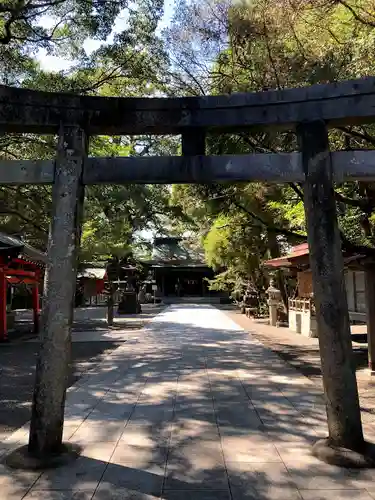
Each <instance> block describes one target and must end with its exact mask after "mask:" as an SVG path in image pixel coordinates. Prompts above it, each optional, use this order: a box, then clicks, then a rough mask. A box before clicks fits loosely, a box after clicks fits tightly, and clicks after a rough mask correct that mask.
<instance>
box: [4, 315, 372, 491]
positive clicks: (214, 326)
mask: <svg viewBox="0 0 375 500" xmlns="http://www.w3.org/2000/svg"><path fill="white" fill-rule="evenodd" d="M325 433H326V423H325V413H324V407H323V404H322V402H321V394H320V392H319V390H318V389H317V388H316V386H315V385H314V384H313V383H311V381H309V380H308V379H307V378H306V377H304V376H303V375H301V374H299V373H298V372H297V371H296V370H295V369H294V368H293V367H291V366H289V365H287V364H285V363H284V362H283V361H282V360H281V359H280V358H279V357H278V356H277V355H275V354H274V353H272V352H271V351H270V350H268V349H267V348H265V347H263V346H262V344H260V343H259V342H258V341H256V340H253V339H252V338H251V337H250V336H249V335H248V334H246V333H245V332H244V331H243V330H242V329H241V328H240V327H238V326H237V325H236V324H235V323H234V322H232V320H231V319H230V318H229V317H228V316H226V315H225V314H224V313H223V312H221V311H219V310H218V309H215V308H213V307H209V306H193V305H189V306H173V307H170V308H168V309H167V310H166V311H164V312H163V313H161V314H160V315H159V316H157V317H156V318H154V320H152V321H151V322H150V323H149V324H148V325H147V326H146V328H145V329H143V330H141V331H138V332H134V335H133V336H132V338H131V339H130V340H129V341H128V342H126V343H125V344H123V345H121V346H120V347H119V348H118V349H116V350H115V351H113V352H112V353H110V354H109V355H108V356H106V357H105V359H104V360H103V362H102V363H101V364H100V365H99V366H98V367H96V368H95V369H93V370H92V371H91V372H90V373H87V374H86V375H85V376H84V377H83V378H81V379H80V381H79V382H78V384H76V385H75V386H73V387H72V388H71V389H70V390H69V393H68V398H67V405H66V424H65V429H64V434H65V439H66V440H69V441H71V442H75V443H80V444H81V445H82V446H83V454H82V456H81V457H80V458H79V459H78V460H77V461H76V462H75V463H74V464H71V465H69V466H66V467H62V468H60V469H58V470H54V471H47V472H44V473H41V474H39V473H25V472H19V471H18V472H15V471H9V470H8V469H6V468H5V466H3V465H1V466H0V498H1V499H2V498H4V499H9V500H21V499H25V500H32V499H33V500H73V499H74V500H89V499H90V500H120V499H121V500H126V499H133V500H138V499H144V500H155V499H160V498H162V499H165V500H214V499H219V500H229V499H233V500H242V499H246V500H256V499H257V500H266V499H269V500H274V499H283V500H294V499H305V500H325V499H335V500H342V499H347V498H356V499H357V500H365V499H366V500H370V499H375V471H360V472H358V471H354V470H342V469H339V468H336V467H331V466H327V465H325V464H323V463H321V462H319V461H317V460H316V459H314V458H313V457H312V456H311V455H310V443H311V442H313V441H314V440H316V439H317V438H318V437H319V436H324V435H325ZM368 437H370V438H371V437H373V438H375V434H372V433H371V430H370V431H369V434H368ZM26 440H27V426H24V427H23V428H21V429H20V430H19V431H17V432H16V433H14V434H13V435H12V436H11V437H10V438H9V439H8V440H7V441H5V442H3V443H2V444H1V445H0V453H3V454H6V453H7V452H8V451H9V450H10V449H12V448H13V447H14V446H16V445H19V444H22V443H24V442H26ZM1 450H2V451H1Z"/></svg>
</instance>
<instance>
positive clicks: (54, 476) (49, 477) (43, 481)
mask: <svg viewBox="0 0 375 500" xmlns="http://www.w3.org/2000/svg"><path fill="white" fill-rule="evenodd" d="M114 449H115V445H114V443H95V444H89V445H87V446H85V447H84V449H83V451H82V455H81V456H80V457H79V458H78V459H77V460H76V461H75V462H72V463H70V464H69V465H66V466H63V467H60V468H58V469H54V470H48V471H46V472H44V473H43V474H42V475H41V476H40V478H39V479H38V481H36V483H35V485H34V486H33V490H62V491H64V490H65V491H66V490H77V491H92V493H94V491H95V489H96V487H97V486H98V484H99V481H100V479H101V477H102V475H103V473H104V471H105V469H106V467H107V463H108V461H109V459H110V458H111V456H112V453H113V452H114Z"/></svg>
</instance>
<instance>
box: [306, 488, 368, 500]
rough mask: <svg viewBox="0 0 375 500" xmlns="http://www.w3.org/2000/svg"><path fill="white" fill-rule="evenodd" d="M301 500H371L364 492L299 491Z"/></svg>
mask: <svg viewBox="0 0 375 500" xmlns="http://www.w3.org/2000/svg"><path fill="white" fill-rule="evenodd" d="M300 494H301V496H302V498H303V500H349V499H351V500H373V497H372V496H370V494H369V493H368V492H367V491H366V490H317V491H311V490H300Z"/></svg>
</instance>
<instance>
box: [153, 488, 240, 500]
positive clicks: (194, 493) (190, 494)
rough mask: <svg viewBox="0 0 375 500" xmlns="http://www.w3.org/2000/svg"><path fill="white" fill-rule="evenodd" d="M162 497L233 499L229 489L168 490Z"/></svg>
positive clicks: (201, 499)
mask: <svg viewBox="0 0 375 500" xmlns="http://www.w3.org/2000/svg"><path fill="white" fill-rule="evenodd" d="M161 498H162V500H231V496H230V493H229V490H227V491H225V490H216V491H215V490H214V491H208V490H202V491H200V490H187V491H181V490H176V491H172V490H167V491H165V492H164V493H163V494H162V496H161Z"/></svg>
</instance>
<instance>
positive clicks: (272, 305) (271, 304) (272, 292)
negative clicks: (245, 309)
mask: <svg viewBox="0 0 375 500" xmlns="http://www.w3.org/2000/svg"><path fill="white" fill-rule="evenodd" d="M266 294H267V295H268V300H267V304H268V309H269V317H270V325H271V326H276V325H277V309H278V306H279V305H280V301H281V292H280V290H279V289H278V288H276V287H275V281H274V280H273V279H271V281H270V286H269V287H268V288H267V290H266Z"/></svg>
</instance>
